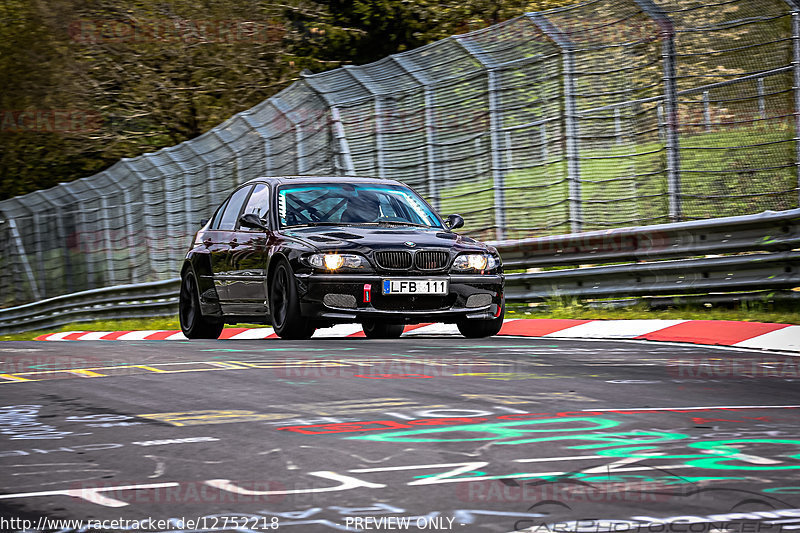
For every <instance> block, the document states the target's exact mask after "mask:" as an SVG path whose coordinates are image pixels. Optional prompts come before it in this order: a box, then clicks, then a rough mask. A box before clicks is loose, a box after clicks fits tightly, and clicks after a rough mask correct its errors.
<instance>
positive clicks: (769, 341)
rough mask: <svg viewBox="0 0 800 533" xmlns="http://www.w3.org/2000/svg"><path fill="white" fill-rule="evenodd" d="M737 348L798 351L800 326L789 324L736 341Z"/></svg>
mask: <svg viewBox="0 0 800 533" xmlns="http://www.w3.org/2000/svg"><path fill="white" fill-rule="evenodd" d="M734 346H736V347H738V348H756V349H763V350H793V351H797V352H800V326H789V327H788V328H783V329H778V330H775V331H770V332H769V333H764V334H763V335H759V336H758V337H753V338H752V339H747V340H746V341H742V342H737V343H736V344H734Z"/></svg>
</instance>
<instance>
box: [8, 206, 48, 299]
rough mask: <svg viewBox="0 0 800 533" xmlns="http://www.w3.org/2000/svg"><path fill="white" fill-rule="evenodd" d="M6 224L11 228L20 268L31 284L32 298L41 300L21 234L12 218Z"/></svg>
mask: <svg viewBox="0 0 800 533" xmlns="http://www.w3.org/2000/svg"><path fill="white" fill-rule="evenodd" d="M8 226H9V227H10V228H11V237H12V238H13V239H14V241H16V250H17V254H18V255H19V258H20V260H21V261H22V268H23V269H24V270H25V274H26V275H27V276H28V282H29V283H30V284H31V293H32V294H33V298H34V300H41V298H42V296H41V294H40V293H39V286H38V284H37V283H36V276H34V275H33V269H32V268H31V264H30V262H29V261H28V254H27V253H26V252H25V246H24V245H23V243H22V236H21V235H20V234H19V229H17V222H16V221H15V220H14V219H13V218H9V219H8Z"/></svg>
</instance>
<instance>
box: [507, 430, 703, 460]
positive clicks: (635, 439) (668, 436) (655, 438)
mask: <svg viewBox="0 0 800 533" xmlns="http://www.w3.org/2000/svg"><path fill="white" fill-rule="evenodd" d="M646 437H650V438H646ZM687 437H688V435H683V434H681V433H665V432H660V431H628V432H623V433H592V434H589V435H559V436H547V437H538V438H531V439H521V440H514V441H509V442H498V443H497V444H531V443H534V442H549V441H556V440H588V441H598V442H600V444H579V445H577V446H568V447H567V448H568V449H571V450H589V449H592V448H607V447H608V446H620V445H627V444H631V443H634V444H638V443H644V444H650V443H654V442H673V441H676V440H683V439H685V438H687ZM598 453H602V452H598ZM646 457H649V456H646ZM659 457H661V456H659Z"/></svg>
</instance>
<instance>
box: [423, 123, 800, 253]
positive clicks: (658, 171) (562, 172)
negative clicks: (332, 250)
mask: <svg viewBox="0 0 800 533" xmlns="http://www.w3.org/2000/svg"><path fill="white" fill-rule="evenodd" d="M793 137H794V132H793V128H792V126H791V125H789V124H785V123H774V122H770V123H768V124H767V125H766V126H753V127H746V128H744V127H743V128H738V129H735V130H734V129H732V130H721V131H712V132H694V133H692V134H689V133H683V134H682V135H681V138H680V146H681V151H680V158H681V171H682V175H681V186H682V192H683V194H684V197H683V210H684V217H685V218H687V219H696V218H716V217H724V216H732V215H742V214H751V213H759V212H761V211H764V210H767V209H771V210H782V209H791V208H794V207H797V199H796V194H792V193H784V194H769V195H765V193H768V192H773V193H777V192H778V191H789V190H791V189H793V188H794V187H796V184H797V175H796V170H795V167H794V166H791V167H788V168H775V169H772V170H761V171H754V170H752V169H753V168H768V167H779V166H783V165H786V164H789V163H792V162H794V159H795V154H794V150H795V143H794V142H791V139H792V138H793ZM773 141H787V142H780V143H778V144H770V145H764V143H769V142H773ZM754 145H761V146H754ZM737 147H738V148H737ZM537 150H538V149H536V148H532V149H530V150H528V153H516V152H515V154H514V157H515V159H514V161H513V164H514V165H515V166H517V167H518V168H519V169H518V170H514V171H510V172H508V173H507V174H506V175H505V177H504V182H503V183H504V186H505V187H506V191H505V202H506V205H507V207H508V210H507V213H506V223H507V225H508V226H511V227H516V228H520V231H513V232H509V235H508V237H510V238H519V237H529V236H533V235H545V234H560V233H568V232H569V231H570V228H569V225H568V224H566V223H565V221H566V220H567V219H568V217H569V206H568V203H567V202H566V201H565V200H566V198H567V197H568V184H567V182H566V178H567V164H566V158H565V154H564V153H563V151H562V150H561V149H560V148H559V147H558V146H557V145H553V146H551V147H550V149H549V153H548V157H547V159H546V162H544V161H543V159H542V154H539V153H537ZM580 158H581V160H580V175H581V180H582V185H581V189H582V190H581V196H582V199H583V200H584V203H583V206H582V208H583V216H584V220H585V225H584V227H585V230H591V229H602V228H605V227H621V226H629V225H639V224H657V223H663V222H668V213H669V205H668V196H667V190H668V189H667V178H666V172H665V171H664V169H665V168H666V150H665V145H664V143H663V142H660V141H657V140H656V141H649V142H642V143H639V144H634V143H626V144H608V145H607V146H605V147H602V148H601V147H600V146H599V145H595V146H593V147H590V146H589V143H588V142H585V143H584V145H583V146H582V149H581V152H580ZM700 171H702V173H701V172H700ZM483 176H484V178H483V179H471V180H464V181H463V182H460V183H452V184H450V186H447V184H443V185H442V186H441V187H440V191H439V194H440V195H441V196H442V200H441V202H440V204H441V206H440V211H442V212H443V213H452V212H461V213H469V212H470V211H472V210H474V209H475V208H476V206H482V205H493V204H494V192H493V190H492V187H493V180H492V176H491V174H490V173H488V172H485V173H484V174H483ZM472 191H481V192H475V193H473V192H472ZM448 197H449V198H448ZM712 197H715V198H712ZM466 219H467V220H466V222H467V224H466V228H465V229H466V230H467V231H473V232H474V229H475V228H481V227H488V226H491V225H492V224H494V210H486V211H481V212H478V213H473V214H469V215H468V216H467V217H466ZM475 236H476V237H477V238H481V239H484V240H490V239H492V238H494V231H493V230H487V231H484V232H481V233H479V234H476V235H475Z"/></svg>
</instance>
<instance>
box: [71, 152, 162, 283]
mask: <svg viewBox="0 0 800 533" xmlns="http://www.w3.org/2000/svg"><path fill="white" fill-rule="evenodd" d="M146 157H147V156H146V155H145V156H140V158H137V159H138V160H139V161H142V160H145V158H146ZM137 159H134V160H132V159H127V158H123V159H121V160H120V161H121V162H122V164H123V165H125V167H126V168H127V169H128V171H129V172H130V173H131V174H133V175H134V176H136V178H137V180H138V182H139V191H140V193H141V196H140V198H141V201H142V217H143V219H144V220H143V222H144V253H146V254H147V260H146V261H145V266H146V268H147V269H148V271H147V272H146V273H145V275H144V276H143V278H144V279H145V280H146V279H148V278H149V277H150V276H154V277H158V270H157V269H156V258H155V254H156V251H155V249H154V248H155V246H156V242H157V238H156V235H157V231H156V230H155V228H156V227H157V225H156V224H155V217H154V215H153V212H152V204H151V202H150V199H151V197H152V194H153V193H152V191H151V190H149V186H150V183H149V182H150V181H152V180H151V179H150V178H148V177H147V176H145V175H144V173H143V172H142V171H140V170H139V169H137V168H136V167H135V166H133V165H132V163H131V162H132V161H136V160H137ZM147 163H148V164H149V165H150V166H151V167H152V168H154V169H156V170H157V171H158V169H157V168H156V166H155V165H154V164H153V163H152V161H151V160H150V159H149V158H147ZM159 172H160V171H159ZM73 197H75V195H73ZM83 224H84V226H85V225H86V220H85V219H83ZM87 266H88V263H87ZM93 275H94V273H93V272H92V276H93ZM88 278H89V273H88V270H87V285H88ZM87 288H88V287H87Z"/></svg>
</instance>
